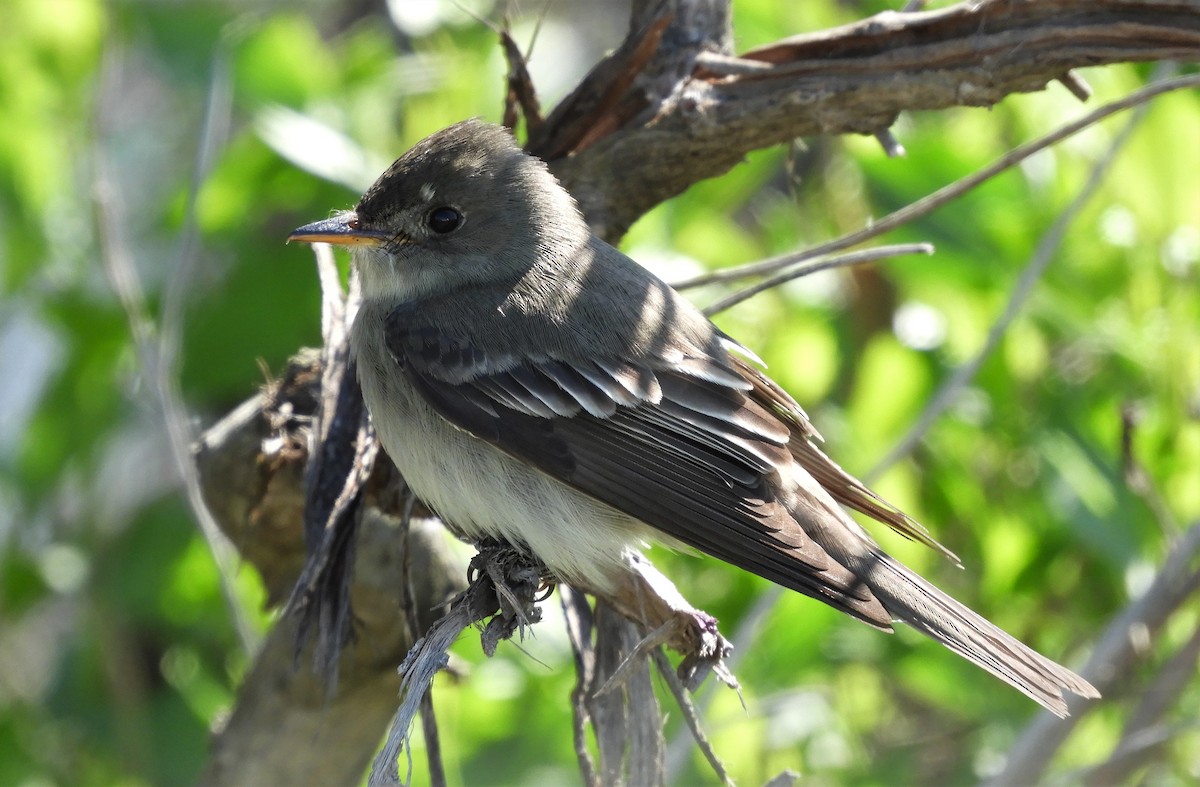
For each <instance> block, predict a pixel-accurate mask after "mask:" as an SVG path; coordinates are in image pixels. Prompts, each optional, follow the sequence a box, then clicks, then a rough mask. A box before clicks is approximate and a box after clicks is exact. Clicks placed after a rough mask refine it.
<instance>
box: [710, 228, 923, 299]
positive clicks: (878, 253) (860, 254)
mask: <svg viewBox="0 0 1200 787" xmlns="http://www.w3.org/2000/svg"><path fill="white" fill-rule="evenodd" d="M904 254H933V244H931V243H897V244H895V245H892V246H877V247H876V248H873V249H863V250H861V251H851V252H847V253H845V254H839V255H837V256H834V257H827V258H825V259H823V260H818V261H816V262H814V263H811V264H809V265H802V266H798V267H795V268H790V269H788V270H785V271H781V272H780V273H777V274H775V275H774V276H772V277H771V278H769V279H763V280H762V281H760V282H758V283H757V284H753V285H751V286H749V287H747V288H746V289H744V290H738V291H737V292H735V293H732V294H730V295H726V296H725V297H724V298H722V299H721V300H719V301H717V302H716V303H714V304H711V305H709V306H706V307H705V308H704V313H705V314H706V315H708V316H709V317H711V316H713V315H714V314H717V313H719V312H722V311H724V310H726V309H728V308H730V307H732V306H735V305H737V304H739V303H741V302H742V301H744V300H747V299H748V298H753V297H754V296H755V295H758V294H759V293H760V292H763V291H764V290H769V289H771V288H772V287H778V286H779V285H781V284H785V283H786V282H789V281H791V280H793V279H799V278H800V277H801V276H809V275H811V274H814V273H819V272H821V271H827V270H832V269H834V268H848V267H850V266H851V265H862V264H863V263H866V262H876V261H878V260H882V259H886V258H888V257H899V256H901V255H904Z"/></svg>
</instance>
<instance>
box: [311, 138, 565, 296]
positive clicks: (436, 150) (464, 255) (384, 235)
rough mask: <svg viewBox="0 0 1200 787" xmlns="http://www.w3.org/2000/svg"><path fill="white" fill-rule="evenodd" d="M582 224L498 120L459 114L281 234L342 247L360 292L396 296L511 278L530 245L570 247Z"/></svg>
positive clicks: (525, 262) (546, 249) (528, 258)
mask: <svg viewBox="0 0 1200 787" xmlns="http://www.w3.org/2000/svg"><path fill="white" fill-rule="evenodd" d="M587 233H588V230H587V226H586V225H585V224H584V222H583V219H582V218H581V216H580V215H579V211H578V208H577V207H576V205H575V202H574V200H573V199H572V198H571V197H570V195H569V194H567V192H566V191H565V190H564V189H563V188H562V186H561V185H559V183H558V181H557V180H556V179H555V178H554V176H553V175H551V174H550V172H549V171H548V170H547V169H546V166H545V164H544V163H543V162H542V161H541V160H539V159H537V158H534V157H533V156H530V155H529V154H527V153H525V152H524V151H522V150H521V149H520V148H519V147H518V146H517V144H516V142H515V141H514V140H513V138H512V135H511V134H509V132H508V131H507V130H505V129H504V128H501V127H500V126H495V125H492V124H490V123H485V122H483V121H480V120H466V121H463V122H461V123H458V124H456V125H454V126H451V127H450V128H447V129H445V130H443V131H439V132H438V133H436V134H434V135H432V136H430V137H427V138H425V139H424V140H422V141H421V142H418V143H417V144H416V145H414V146H413V147H412V148H411V149H410V150H409V151H408V152H407V153H405V154H404V155H403V156H401V157H400V158H399V159H397V160H396V161H395V163H393V164H392V166H390V167H389V168H388V169H387V171H386V172H384V173H383V174H382V175H381V176H380V177H379V179H378V180H377V181H375V184H374V185H372V186H371V188H369V189H368V190H367V192H366V194H364V195H363V197H362V199H361V200H359V203H358V205H357V206H356V207H355V208H354V210H350V211H344V212H341V213H338V214H337V215H335V216H333V217H331V218H328V219H324V220H322V221H318V222H314V223H312V224H307V225H305V226H303V227H300V228H299V229H297V230H295V231H293V232H292V233H291V234H290V235H289V236H288V240H290V241H291V240H295V241H302V242H308V243H331V244H335V245H340V246H347V247H349V248H350V250H351V256H352V258H353V260H354V264H355V266H356V267H357V268H358V271H359V273H360V275H361V276H362V283H363V296H364V297H365V298H367V299H368V300H369V299H374V298H379V299H385V300H387V301H396V302H400V301H411V300H418V299H421V298H424V297H429V296H431V295H436V294H439V293H444V292H449V291H453V290H457V289H461V288H463V287H469V286H479V285H486V284H489V283H493V282H501V281H508V280H512V279H516V278H519V277H520V276H521V275H523V273H524V272H525V271H527V270H528V269H529V268H530V267H532V266H534V265H536V264H537V263H538V262H539V260H538V259H537V258H536V255H538V254H550V253H555V254H560V253H562V252H563V251H566V250H569V249H571V248H574V247H575V246H577V245H578V244H579V243H581V242H582V241H583V240H584V239H585V238H586V237H587ZM551 250H553V251H551ZM531 252H532V255H531Z"/></svg>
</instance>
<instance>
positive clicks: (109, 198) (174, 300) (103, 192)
mask: <svg viewBox="0 0 1200 787" xmlns="http://www.w3.org/2000/svg"><path fill="white" fill-rule="evenodd" d="M117 57H119V56H118V55H116V54H114V53H113V51H112V50H110V51H109V52H108V53H107V54H106V57H105V66H106V67H105V69H104V70H105V71H107V72H108V75H109V78H112V77H113V71H114V69H115V67H116V66H115V65H114V62H113V61H114V58H117ZM106 111H107V107H106V106H105V104H104V102H101V103H100V104H99V106H98V113H99V114H98V116H97V118H96V120H95V122H96V124H97V125H99V126H101V128H103V125H104V123H105V120H106V119H105V117H104V113H105V112H106ZM229 111H230V87H229V69H228V64H227V63H226V60H225V56H224V53H223V52H218V54H217V55H215V56H214V57H213V61H212V75H211V77H210V80H209V88H208V101H207V104H206V107H205V116H204V125H203V128H202V131H201V134H200V139H199V142H198V143H197V147H196V160H195V167H194V170H193V174H192V178H191V181H190V185H189V189H188V200H187V209H186V211H185V214H184V215H185V224H184V228H183V231H182V233H181V235H180V240H179V245H178V249H177V251H176V269H175V274H174V276H173V277H172V279H171V280H172V284H170V285H168V287H167V291H166V297H165V298H164V304H163V312H162V318H161V321H160V322H159V323H158V324H156V323H155V321H154V318H153V317H152V316H151V314H150V309H149V307H148V306H147V302H146V295H145V292H144V290H143V288H142V285H141V281H140V280H139V278H138V274H137V269H136V267H135V265H134V262H133V256H132V254H131V252H130V249H129V247H128V244H127V242H126V240H125V237H124V231H123V230H124V226H125V221H124V217H123V216H122V215H121V211H120V208H119V206H120V204H121V202H122V199H121V197H122V195H121V194H119V193H118V192H117V189H116V184H117V178H116V177H115V176H114V173H113V172H112V171H111V167H110V164H109V160H108V155H107V153H106V151H105V150H104V149H103V147H102V146H101V145H100V144H97V146H96V147H95V149H94V153H93V158H94V161H95V167H96V171H95V181H94V183H93V193H94V204H95V208H96V234H97V237H99V238H100V248H101V262H102V263H103V266H104V271H105V274H106V275H107V277H108V281H109V285H110V286H111V287H112V288H113V291H114V292H115V293H116V295H117V299H118V300H119V301H120V303H121V307H122V308H123V309H124V311H125V315H126V319H127V320H128V322H129V331H130V335H131V336H132V338H133V342H134V346H135V348H136V350H137V354H138V359H139V361H140V363H141V367H142V371H143V373H144V374H145V376H146V378H147V379H148V380H149V382H150V387H151V388H152V390H153V391H154V394H155V400H156V404H157V406H158V409H159V412H160V415H161V417H162V422H163V425H164V427H165V428H166V432H167V439H168V443H169V445H170V449H171V458H172V459H173V460H174V463H175V468H176V471H177V472H178V473H179V477H180V479H181V480H182V481H183V486H184V491H185V492H186V496H187V500H188V504H189V506H190V507H191V509H192V512H193V514H194V515H195V517H196V523H197V525H199V528H200V533H201V535H202V536H203V537H204V540H205V542H206V543H207V544H208V548H209V551H210V552H211V553H212V555H213V561H214V562H215V563H216V565H217V571H218V574H219V576H220V584H221V593H222V595H223V596H224V597H225V603H226V606H227V607H228V609H229V614H230V617H231V619H232V620H233V624H234V628H235V630H236V631H237V634H238V640H239V642H240V643H241V646H242V650H243V651H244V652H246V653H253V652H254V651H255V650H256V649H257V648H258V645H259V642H260V640H261V638H260V636H259V634H258V633H257V632H256V631H255V630H254V628H253V626H251V624H250V621H249V619H248V618H247V616H246V614H245V612H244V611H243V610H242V607H241V604H240V603H239V602H238V599H237V593H236V591H235V590H234V577H235V576H236V575H237V550H236V549H234V547H233V544H231V543H230V542H229V540H228V539H227V538H225V536H224V534H222V533H221V530H220V528H219V527H218V526H217V524H216V520H215V519H213V516H212V514H211V513H210V512H209V510H208V507H207V506H206V505H205V503H204V498H203V496H202V494H201V484H200V478H199V475H198V474H197V471H196V467H195V464H194V462H193V460H192V443H193V441H194V440H195V437H196V435H195V434H194V432H193V429H192V421H191V418H190V417H189V415H188V412H187V408H186V407H185V406H184V404H183V400H182V397H181V396H180V393H179V384H178V379H177V376H178V370H177V363H176V359H177V357H178V354H179V337H180V324H181V321H182V315H183V311H184V306H185V297H184V294H185V293H186V292H188V291H189V289H190V287H191V286H192V283H193V282H194V281H195V271H196V260H197V258H198V254H197V241H196V237H197V233H196V215H195V204H196V195H197V193H198V191H199V188H200V184H201V183H203V182H204V181H205V179H206V178H207V177H208V171H209V169H211V167H212V163H213V161H214V160H215V158H216V151H218V150H219V149H220V148H221V147H222V146H223V145H224V142H225V139H226V138H227V136H228V130H229ZM95 136H96V138H97V139H103V138H104V133H103V131H101V133H97V134H96V135H95Z"/></svg>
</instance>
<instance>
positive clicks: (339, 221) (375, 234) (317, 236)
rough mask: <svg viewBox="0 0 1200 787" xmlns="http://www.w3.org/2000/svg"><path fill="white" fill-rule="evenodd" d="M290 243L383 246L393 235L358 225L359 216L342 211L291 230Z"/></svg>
mask: <svg viewBox="0 0 1200 787" xmlns="http://www.w3.org/2000/svg"><path fill="white" fill-rule="evenodd" d="M287 239H288V243H291V242H292V241H299V242H300V243H332V244H333V245H335V246H381V245H383V244H384V243H386V242H388V241H390V240H393V237H392V235H390V234H388V233H386V232H379V231H377V230H364V229H360V228H359V226H358V217H357V216H355V215H354V214H353V213H342V214H340V215H337V216H333V217H332V218H328V219H322V220H321V221H314V222H313V223H312V224H305V225H304V226H303V227H299V228H297V229H294V230H292V231H291V233H290V234H289V235H288V237H287Z"/></svg>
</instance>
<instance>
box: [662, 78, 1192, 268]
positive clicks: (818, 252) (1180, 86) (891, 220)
mask: <svg viewBox="0 0 1200 787" xmlns="http://www.w3.org/2000/svg"><path fill="white" fill-rule="evenodd" d="M1195 87H1200V74H1192V75H1189V76H1182V77H1176V78H1174V79H1165V80H1163V81H1161V82H1156V83H1154V84H1152V85H1147V86H1146V87H1143V88H1141V89H1139V90H1135V91H1134V92H1132V93H1130V94H1129V95H1128V96H1125V97H1124V98H1122V99H1119V100H1117V101H1113V102H1112V103H1110V104H1105V105H1104V106H1102V107H1100V108H1099V109H1097V110H1096V111H1094V112H1090V113H1088V114H1087V115H1084V116H1083V117H1081V118H1079V119H1078V120H1076V121H1074V122H1071V123H1068V124H1067V125H1065V126H1063V127H1062V128H1060V129H1058V130H1057V131H1053V132H1051V133H1049V134H1046V135H1045V136H1043V137H1040V138H1038V139H1035V140H1033V141H1032V142H1028V143H1026V144H1024V145H1021V146H1020V147H1018V148H1015V149H1013V150H1012V151H1010V152H1008V153H1007V154H1005V155H1004V156H1002V157H1001V158H1000V159H998V160H997V161H995V162H993V163H992V164H990V165H988V166H987V167H984V168H983V169H981V170H979V171H978V172H975V173H972V174H971V175H968V176H966V177H965V178H961V179H959V180H956V181H955V182H953V183H951V184H949V185H948V186H943V187H942V188H940V189H938V190H937V191H935V192H933V193H932V194H930V195H928V196H926V197H923V198H922V199H919V200H917V201H916V202H912V203H909V204H908V205H905V206H904V207H903V208H900V209H899V210H897V211H894V212H892V213H889V214H888V215H886V216H884V217H883V218H881V219H880V220H879V221H876V222H873V223H872V224H871V225H870V226H869V227H864V228H863V229H861V230H858V231H857V232H852V233H850V234H849V235H843V236H842V237H840V238H835V239H834V240H831V241H828V242H826V243H822V244H821V245H819V246H814V247H813V248H811V249H808V250H806V251H803V252H800V253H796V254H787V255H783V256H781V257H775V258H772V259H769V260H763V261H761V262H756V263H752V264H750V265H741V266H739V267H736V268H725V269H723V270H719V271H710V272H709V273H705V274H702V275H700V276H695V277H693V278H690V279H685V280H683V281H681V282H677V283H675V284H673V285H672V286H674V287H675V289H677V290H685V289H690V288H692V287H700V286H702V285H705V284H714V283H716V282H724V281H734V280H736V279H745V278H749V277H751V276H762V275H766V274H769V273H774V272H775V271H777V270H779V269H780V268H783V267H786V266H788V265H795V264H797V263H800V262H803V261H805V260H810V259H813V258H814V257H823V256H825V255H826V254H832V253H833V252H835V251H841V250H842V249H846V248H849V247H851V246H857V245H858V244H860V243H862V242H864V241H867V240H870V239H871V238H874V237H876V236H878V235H882V234H883V233H885V232H889V231H891V230H893V229H895V228H896V227H899V226H902V225H904V224H907V223H908V222H910V221H913V220H915V219H918V218H921V217H922V216H925V215H927V214H929V213H932V212H933V211H934V210H936V209H938V208H940V207H941V206H942V205H945V204H946V203H948V202H951V201H953V200H955V199H957V198H959V197H961V196H962V195H963V194H966V193H967V192H968V191H970V190H971V189H973V188H975V187H976V186H978V185H980V184H981V183H984V182H985V181H987V180H989V179H991V178H993V177H995V176H996V175H998V174H1000V173H1001V172H1004V171H1005V170H1007V169H1010V168H1012V167H1013V166H1015V165H1017V164H1020V163H1021V162H1022V161H1024V160H1025V159H1027V158H1029V157H1030V156H1032V155H1034V154H1035V153H1038V152H1040V151H1042V150H1045V149H1046V148H1048V147H1050V146H1052V145H1054V144H1056V143H1058V142H1060V141H1062V140H1064V139H1066V138H1067V137H1069V136H1072V135H1073V134H1077V133H1079V132H1080V131H1082V130H1084V129H1086V128H1088V127H1089V126H1093V125H1095V124H1096V123H1098V122H1099V121H1101V120H1103V119H1104V118H1106V117H1108V116H1109V115H1113V114H1116V113H1117V112H1121V111H1124V110H1126V109H1129V108H1130V107H1135V106H1138V105H1140V104H1144V103H1146V102H1147V101H1149V100H1150V99H1152V98H1155V97H1156V96H1160V95H1162V94H1163V93H1169V92H1171V91H1174V90H1184V89H1187V88H1195Z"/></svg>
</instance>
